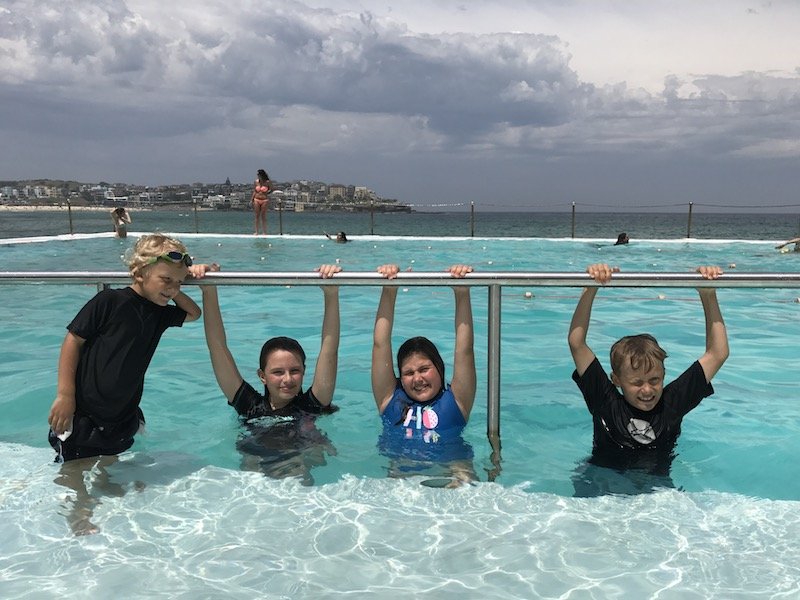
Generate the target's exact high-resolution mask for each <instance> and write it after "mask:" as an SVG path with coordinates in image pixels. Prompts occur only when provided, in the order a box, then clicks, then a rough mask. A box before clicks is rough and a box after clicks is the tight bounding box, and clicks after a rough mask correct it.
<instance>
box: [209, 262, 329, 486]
mask: <svg viewBox="0 0 800 600" xmlns="http://www.w3.org/2000/svg"><path fill="white" fill-rule="evenodd" d="M214 269H215V270H218V269H219V267H217V266H215V267H214ZM341 270H342V269H341V267H339V266H338V265H321V266H320V267H318V268H317V269H316V271H317V272H318V273H319V275H320V277H321V278H323V279H329V278H331V277H334V276H335V275H336V273H339V272H340V271H341ZM320 287H321V288H322V292H323V295H324V298H325V309H324V315H323V318H322V335H321V337H322V340H321V345H320V350H319V355H318V356H317V362H316V367H315V369H314V377H313V380H312V383H311V386H310V387H309V388H308V389H306V390H303V378H304V376H305V373H306V354H305V351H304V350H303V348H302V346H301V345H300V343H299V342H298V341H297V340H295V339H293V338H289V337H283V336H280V337H273V338H270V339H268V340H267V341H266V342H265V343H264V345H263V346H262V347H261V355H260V357H259V362H258V369H256V374H257V376H258V379H259V380H260V381H261V383H262V384H263V385H264V393H263V394H261V393H260V392H258V391H256V390H255V388H253V386H251V385H250V384H249V383H248V382H247V381H245V380H244V379H243V378H242V375H241V374H240V372H239V368H238V367H237V366H236V362H235V361H234V359H233V355H232V353H231V351H230V349H229V348H228V342H227V336H226V334H225V326H224V324H223V321H222V312H221V311H220V307H219V298H218V294H217V287H216V286H213V285H204V286H202V294H203V327H204V330H205V335H206V344H207V345H208V351H209V354H210V355H211V366H212V368H213V369H214V376H215V377H216V379H217V383H218V384H219V388H220V389H221V390H222V393H223V394H224V395H225V397H226V398H227V400H228V404H229V405H230V406H232V407H233V408H234V409H235V410H236V412H237V413H238V414H239V415H240V417H242V419H243V420H244V422H245V424H246V425H247V427H248V429H249V430H250V432H251V434H252V435H251V439H245V440H241V443H239V444H237V448H238V449H239V450H240V451H241V452H242V453H243V454H245V455H247V454H249V455H250V456H246V457H245V458H246V460H245V462H246V463H247V464H248V465H249V464H254V463H255V464H256V466H257V468H258V469H259V470H262V471H263V472H264V473H265V474H267V475H270V476H273V477H286V476H289V475H292V476H294V475H299V476H300V477H301V480H302V481H303V482H304V483H309V482H311V481H312V479H311V473H310V470H311V469H310V467H311V466H312V464H314V465H316V464H324V461H323V462H320V461H321V460H322V459H321V456H322V455H321V450H322V448H323V447H324V448H325V449H328V450H329V453H333V452H331V451H330V449H331V448H332V446H331V445H330V442H328V441H327V438H325V437H324V435H323V434H321V433H320V432H319V431H318V430H317V429H316V428H315V426H314V418H315V417H316V416H317V415H319V414H321V413H326V412H333V411H335V410H336V408H335V407H333V406H332V405H331V402H332V401H333V393H334V390H335V388H336V371H337V368H338V356H339V330H340V323H339V287H338V286H333V285H323V286H320ZM263 417H280V418H281V419H280V420H279V422H277V423H274V422H269V423H265V422H264V421H263V419H262V418H263ZM247 459H252V460H247Z"/></svg>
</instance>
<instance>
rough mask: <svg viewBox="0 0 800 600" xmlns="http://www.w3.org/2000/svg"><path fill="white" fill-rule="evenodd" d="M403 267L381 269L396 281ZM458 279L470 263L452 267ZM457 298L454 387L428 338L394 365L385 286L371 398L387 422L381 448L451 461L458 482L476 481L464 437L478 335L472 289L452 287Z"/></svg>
mask: <svg viewBox="0 0 800 600" xmlns="http://www.w3.org/2000/svg"><path fill="white" fill-rule="evenodd" d="M399 270H400V269H399V267H398V266H397V265H393V264H387V265H382V266H380V267H378V272H379V273H380V274H381V275H383V276H384V277H385V278H386V279H394V278H395V277H397V274H398V272H399ZM449 272H450V275H451V276H452V277H454V278H459V279H460V278H463V277H465V276H466V275H467V274H468V273H471V272H472V267H471V266H468V265H453V266H451V267H450V268H449ZM453 293H454V295H455V303H456V309H455V360H454V368H453V378H452V380H451V383H450V384H447V382H446V379H445V367H444V361H443V360H442V357H441V355H440V354H439V350H438V349H437V348H436V346H435V344H434V343H433V342H431V341H430V340H429V339H428V338H425V337H421V336H419V337H412V338H410V339H408V340H406V341H405V342H403V344H402V345H401V346H400V349H399V350H398V352H397V369H398V373H397V374H396V373H395V371H394V366H393V365H392V362H393V356H392V329H393V325H394V311H395V302H396V299H397V287H396V286H384V287H383V289H382V292H381V298H380V303H379V305H378V311H377V314H376V316H375V330H374V336H373V345H372V394H373V396H374V399H375V404H376V405H377V408H378V413H379V414H380V415H381V420H382V422H383V431H384V434H383V435H382V438H381V443H380V445H381V446H382V451H383V452H384V453H385V454H387V455H389V456H390V457H391V458H396V459H397V458H399V459H401V460H402V459H403V458H410V459H417V460H418V461H424V462H439V463H445V462H446V463H449V466H450V472H449V474H450V475H452V476H454V477H455V480H454V481H453V483H454V484H457V483H458V482H463V481H472V480H474V479H475V475H474V470H473V469H472V464H471V461H472V451H471V447H470V446H469V445H468V444H466V443H465V442H463V440H462V439H461V433H462V431H463V429H464V427H465V426H466V425H467V421H468V420H469V415H470V412H471V411H472V405H473V403H474V401H475V390H476V382H477V374H476V371H475V350H474V331H473V324H472V305H471V302H470V288H469V286H453Z"/></svg>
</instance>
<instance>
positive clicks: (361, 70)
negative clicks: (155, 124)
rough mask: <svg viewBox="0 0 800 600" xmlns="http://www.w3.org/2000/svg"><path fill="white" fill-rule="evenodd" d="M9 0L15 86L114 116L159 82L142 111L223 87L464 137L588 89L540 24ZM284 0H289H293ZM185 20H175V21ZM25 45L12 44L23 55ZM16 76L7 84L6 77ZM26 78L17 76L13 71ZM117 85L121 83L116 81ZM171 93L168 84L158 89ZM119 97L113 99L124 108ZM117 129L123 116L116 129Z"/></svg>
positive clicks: (201, 98) (6, 32) (577, 98)
mask: <svg viewBox="0 0 800 600" xmlns="http://www.w3.org/2000/svg"><path fill="white" fill-rule="evenodd" d="M25 6H26V5H25V3H20V2H15V3H12V5H11V8H10V13H8V14H7V15H6V16H5V18H4V19H3V25H2V33H3V36H4V37H5V38H6V39H7V40H12V41H13V42H14V43H13V44H11V46H12V50H10V51H9V50H8V49H7V50H6V52H4V54H5V56H6V57H7V58H9V59H13V60H20V59H22V61H24V62H25V63H27V64H26V65H25V67H26V68H25V70H24V71H23V70H22V69H13V68H12V69H8V70H6V69H4V70H5V71H6V73H5V79H6V81H7V82H9V83H11V85H12V87H17V88H18V89H19V90H22V91H23V93H24V91H29V92H31V93H40V92H41V90H42V87H41V86H42V85H48V86H52V85H53V84H55V85H57V86H63V87H64V88H67V89H69V90H70V91H69V93H63V94H62V93H61V92H60V90H58V89H57V88H53V87H50V88H49V89H47V91H46V93H47V94H48V95H50V96H52V99H53V101H54V102H57V101H59V100H60V101H61V102H63V103H65V104H70V103H71V102H73V101H75V100H83V101H86V100H92V101H94V103H95V104H96V106H95V110H96V109H97V108H98V106H97V105H102V103H103V101H104V99H108V100H107V102H108V103H109V105H112V104H114V106H109V110H110V112H112V113H113V112H114V111H115V110H116V108H118V107H119V105H120V104H121V105H123V106H124V105H136V104H137V103H135V102H134V101H133V99H131V98H121V97H120V94H118V93H115V92H118V90H119V89H126V88H127V89H129V90H130V92H131V93H132V94H136V93H137V89H141V90H142V91H143V92H151V95H150V96H148V97H147V100H148V102H149V105H147V104H144V103H141V104H140V105H139V106H138V107H137V108H138V109H139V110H142V111H145V112H147V111H159V110H168V111H173V110H177V111H180V112H183V110H184V108H185V107H183V106H176V104H175V96H174V95H173V94H175V93H176V92H177V94H178V97H181V96H182V95H184V94H194V95H195V96H196V100H197V106H198V107H200V106H202V105H203V104H204V103H206V102H208V100H209V98H213V97H216V96H223V97H224V96H229V97H241V98H245V99H248V100H249V101H251V102H252V103H254V104H256V105H278V106H284V105H307V106H314V107H318V108H320V109H323V110H326V111H338V112H357V113H388V114H394V115H403V116H408V117H421V118H423V119H424V120H425V122H426V123H427V126H428V127H430V128H432V129H434V130H436V131H440V132H442V133H446V134H448V135H452V136H456V137H460V138H468V137H469V136H471V135H473V134H477V133H482V132H485V131H489V130H491V129H492V128H493V127H495V126H497V125H498V124H510V125H537V126H547V125H553V124H556V123H559V122H563V121H565V120H566V119H568V118H569V117H570V115H571V113H573V112H574V110H575V105H576V104H582V103H583V102H584V99H585V98H586V96H587V95H588V94H589V93H590V92H591V86H586V85H582V84H580V83H579V82H578V80H577V77H576V76H575V73H574V72H573V71H571V70H570V69H569V66H568V61H569V56H568V55H567V54H566V52H565V49H564V47H563V44H561V42H559V40H558V39H556V38H554V37H548V36H540V35H533V34H495V35H483V36H474V35H466V34H464V35H449V36H442V37H436V38H434V37H431V36H420V35H413V34H411V33H409V32H408V31H406V30H404V29H402V28H398V27H392V26H383V25H380V24H377V23H375V22H374V20H373V19H371V18H370V17H369V15H362V16H361V17H359V18H357V17H352V16H351V17H342V16H337V15H333V14H331V13H327V12H324V11H322V12H320V11H311V10H310V9H307V8H305V7H303V6H302V5H294V7H295V9H296V11H293V12H286V11H284V9H283V8H282V7H284V6H287V5H286V4H284V3H265V4H264V5H263V6H262V7H261V9H260V12H258V13H256V12H253V13H249V14H243V15H240V16H239V17H230V16H229V19H230V20H231V21H232V22H233V24H234V26H235V27H236V29H234V30H227V29H225V28H223V27H222V26H220V28H219V29H216V30H214V29H213V28H208V27H202V26H191V25H186V24H185V23H180V25H182V26H183V28H182V29H180V28H178V29H173V30H172V34H173V35H174V37H171V36H170V34H169V32H168V29H169V28H166V27H164V26H163V24H162V25H161V26H160V27H157V24H154V23H148V22H147V21H146V20H145V19H144V18H143V17H142V16H140V15H137V14H135V13H133V12H132V11H131V10H129V9H127V8H126V6H125V4H124V3H122V2H105V3H99V4H98V3H93V2H92V3H89V2H70V3H61V2H58V3H56V2H50V3H48V2H40V3H37V4H36V6H37V7H38V8H39V10H25V11H23V10H22V8H24V7H25ZM288 6H292V5H291V4H289V5H288ZM176 24H177V22H176ZM15 50H16V52H15ZM9 80H10V81H9ZM15 80H16V81H15ZM111 88H113V89H111ZM157 90H161V93H159V94H154V93H153V92H155V91H157ZM115 103H116V104H115ZM120 127H121V125H120Z"/></svg>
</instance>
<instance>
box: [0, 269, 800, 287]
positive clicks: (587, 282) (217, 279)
mask: <svg viewBox="0 0 800 600" xmlns="http://www.w3.org/2000/svg"><path fill="white" fill-rule="evenodd" d="M31 283H35V284H39V283H47V284H68V283H104V284H128V283H130V275H129V274H128V273H127V272H122V271H0V285H2V284H31ZM185 285H268V286H269V285H283V286H285V285H298V286H301V285H346V286H358V285H370V286H376V285H378V286H383V285H389V286H407V285H410V286H471V287H475V286H490V285H500V286H509V287H524V286H538V287H596V286H600V285H601V284H598V283H595V281H594V280H592V279H590V278H589V276H588V275H586V274H585V273H568V272H542V271H533V272H514V271H487V272H478V273H469V274H468V275H467V276H466V277H464V278H463V279H454V278H452V277H450V275H449V274H448V273H446V272H444V273H442V272H407V271H406V272H400V273H398V274H397V278H396V279H385V278H384V277H383V276H382V275H380V274H379V273H374V272H346V271H343V272H341V273H337V274H336V276H335V277H333V278H331V279H321V278H320V276H319V275H318V274H316V273H314V272H309V271H297V272H292V271H275V272H268V271H230V272H223V271H221V272H215V273H208V274H207V275H206V277H205V278H204V279H200V280H191V279H190V280H188V281H186V282H185ZM603 285H604V287H691V288H698V287H714V288H796V287H800V273H779V272H764V273H730V272H727V273H725V274H723V275H722V276H720V278H719V279H703V277H702V276H700V275H699V274H697V273H676V272H670V273H648V272H631V273H615V274H614V276H613V278H612V279H611V281H609V282H608V283H606V284H603Z"/></svg>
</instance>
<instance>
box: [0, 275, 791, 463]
mask: <svg viewBox="0 0 800 600" xmlns="http://www.w3.org/2000/svg"><path fill="white" fill-rule="evenodd" d="M87 283H93V284H96V285H97V286H98V288H103V287H106V286H108V285H112V284H120V285H126V284H128V283H130V276H129V275H128V273H125V272H115V271H5V272H0V285H3V284H7V285H18V284H61V285H63V284H87ZM186 284H188V285H223V286H225V285H238V286H242V285H256V286H258V285H268V286H269V285H280V286H286V285H297V286H302V285H308V286H320V285H338V286H359V285H368V286H384V285H389V286H471V287H487V288H488V293H489V296H488V305H487V312H488V315H487V317H488V319H487V337H488V340H487V341H488V350H487V355H488V371H487V423H486V428H487V435H488V436H489V439H490V441H491V442H492V447H493V448H495V444H496V445H497V447H496V451H498V452H499V439H500V324H501V319H500V317H501V310H500V309H501V291H502V288H503V287H596V286H598V285H599V284H597V283H595V282H594V281H593V280H592V279H589V277H588V276H587V275H586V274H585V273H566V272H563V273H562V272H554V273H549V272H530V273H516V272H510V271H495V272H481V273H470V274H469V275H467V276H466V277H465V278H463V279H453V278H452V277H450V275H449V274H448V273H438V272H419V273H413V272H401V273H398V275H397V278H396V279H384V278H383V277H382V276H381V275H380V274H378V273H373V272H353V273H349V272H342V273H338V274H337V275H336V276H335V277H334V278H332V279H321V278H320V276H319V275H318V274H317V273H313V272H308V271H303V272H261V271H235V272H234V271H232V272H217V273H209V274H208V276H207V277H206V278H205V279H200V280H197V281H192V280H190V281H187V282H186ZM606 287H637V288H641V287H675V288H681V287H682V288H686V287H690V288H698V287H714V288H800V273H777V272H768V273H725V274H724V275H722V276H721V277H720V278H719V279H703V278H702V277H701V276H700V275H698V274H696V273H674V272H673V273H615V274H614V277H613V279H612V280H611V281H610V282H608V283H607V284H606Z"/></svg>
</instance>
